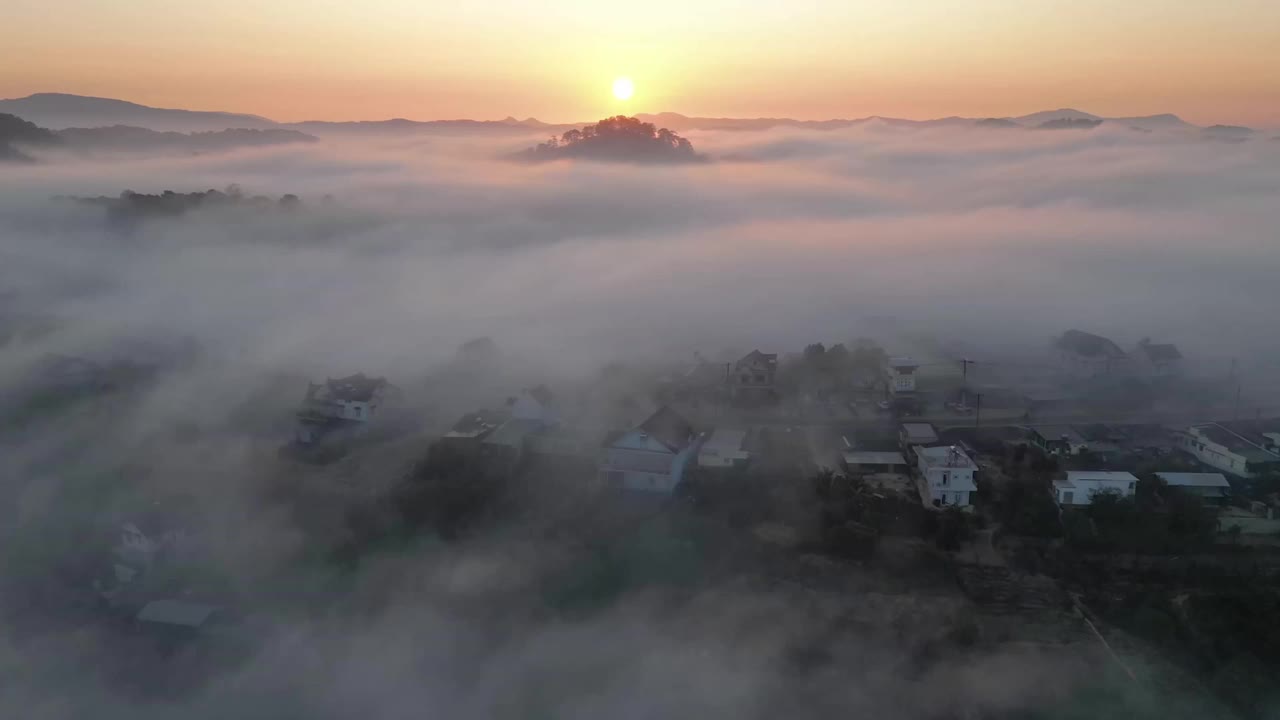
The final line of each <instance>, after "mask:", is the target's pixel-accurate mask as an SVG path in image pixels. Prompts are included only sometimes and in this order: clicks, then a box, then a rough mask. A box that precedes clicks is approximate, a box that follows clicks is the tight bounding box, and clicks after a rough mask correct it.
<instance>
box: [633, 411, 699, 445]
mask: <svg viewBox="0 0 1280 720" xmlns="http://www.w3.org/2000/svg"><path fill="white" fill-rule="evenodd" d="M640 429H641V430H643V431H645V432H646V433H648V434H649V435H650V436H651V437H652V438H653V439H654V440H657V441H658V442H660V443H662V444H663V445H666V446H667V448H668V449H670V450H671V451H673V452H678V451H679V450H681V449H683V448H684V447H685V446H686V445H688V444H689V440H690V439H691V438H693V426H691V425H690V424H689V421H688V420H685V419H684V418H683V417H681V416H680V413H678V412H676V411H675V410H672V409H671V408H670V407H668V406H666V405H663V406H662V407H660V408H658V411H657V412H655V413H654V414H652V415H650V416H649V418H648V419H647V420H645V421H644V422H642V423H640Z"/></svg>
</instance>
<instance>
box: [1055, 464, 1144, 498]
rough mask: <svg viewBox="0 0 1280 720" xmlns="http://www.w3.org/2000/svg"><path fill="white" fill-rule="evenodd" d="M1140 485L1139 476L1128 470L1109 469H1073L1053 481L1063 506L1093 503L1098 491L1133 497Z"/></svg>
mask: <svg viewBox="0 0 1280 720" xmlns="http://www.w3.org/2000/svg"><path fill="white" fill-rule="evenodd" d="M1137 487H1138V478H1136V477H1134V476H1133V474H1132V473H1127V472H1108V471H1102V470H1097V471H1092V470H1085V471H1071V472H1068V473H1067V477H1066V478H1062V479H1058V480H1054V481H1053V495H1054V499H1055V500H1057V501H1058V504H1059V505H1061V506H1063V507H1079V506H1081V505H1089V504H1092V503H1093V498H1094V496H1095V495H1097V494H1098V493H1102V492H1110V493H1117V494H1119V495H1121V496H1122V497H1133V495H1134V493H1135V492H1136V490H1137Z"/></svg>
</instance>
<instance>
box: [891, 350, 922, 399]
mask: <svg viewBox="0 0 1280 720" xmlns="http://www.w3.org/2000/svg"><path fill="white" fill-rule="evenodd" d="M919 367H920V363H918V362H916V361H915V360H912V359H911V358H909V357H905V356H901V357H891V358H889V360H888V362H887V363H886V365H885V374H886V375H887V376H888V379H889V392H891V393H893V394H894V395H897V394H899V393H913V392H915V391H916V370H917V369H918V368H919Z"/></svg>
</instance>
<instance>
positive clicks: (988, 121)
mask: <svg viewBox="0 0 1280 720" xmlns="http://www.w3.org/2000/svg"><path fill="white" fill-rule="evenodd" d="M24 110H25V111H26V112H24ZM0 113H11V114H13V115H17V116H19V117H22V118H24V119H27V120H31V121H32V122H35V123H36V124H37V125H40V126H41V127H47V128H50V129H55V130H62V129H67V128H95V127H110V126H117V125H125V126H130V127H140V128H147V129H150V130H157V131H162V132H166V131H167V132H207V131H212V130H227V129H241V128H243V129H260V130H266V129H289V130H298V131H302V132H306V133H357V134H358V133H370V132H379V131H387V130H389V131H397V132H410V131H417V130H425V131H446V132H460V133H469V132H479V133H492V132H497V133H504V134H516V133H525V132H529V131H550V132H560V131H564V130H567V129H571V128H574V127H581V126H583V125H587V124H590V123H583V122H577V123H546V122H542V121H540V120H537V119H536V118H525V119H524V120H518V119H516V118H515V117H512V116H508V117H506V118H503V119H502V120H474V119H467V118H458V119H450V120H410V119H407V118H390V119H384V120H349V121H342V120H304V121H299V122H277V121H275V120H272V119H270V118H267V117H263V116H261V115H250V114H243V113H230V112H222V111H206V110H185V109H176V108H156V107H150V106H147V105H142V104H140V103H135V102H130V101H128V100H118V99H114V98H101V97H92V96H85V95H74V94H70V93H35V94H32V95H29V96H27V97H24V98H12V99H0ZM634 117H636V118H639V119H640V120H643V121H645V122H652V123H654V124H655V125H659V126H661V127H666V128H668V129H670V130H673V131H677V132H681V131H688V130H766V129H770V128H776V127H794V128H799V129H813V130H832V129H839V128H847V127H856V126H859V125H866V124H868V123H874V124H881V125H889V126H895V127H945V126H981V127H988V128H1001V127H1003V128H1014V127H1042V126H1044V127H1048V128H1063V129H1065V128H1081V129H1083V128H1085V127H1088V123H1099V124H1118V125H1126V126H1128V127H1131V128H1133V129H1138V130H1144V131H1149V130H1170V129H1183V130H1192V129H1198V130H1205V129H1206V128H1204V127H1201V126H1197V125H1194V124H1192V123H1188V122H1187V121H1185V120H1183V119H1182V118H1180V117H1178V116H1177V115H1174V114H1172V113H1161V114H1156V115H1144V116H1134V117H1106V116H1102V115H1095V114H1093V113H1089V112H1085V111H1083V110H1077V109H1074V108H1059V109H1056V110H1041V111H1038V112H1034V113H1029V114H1026V115H1019V116H1015V117H988V118H980V117H974V118H968V117H959V116H948V117H942V118H932V119H924V120H917V119H908V118H894V117H885V116H880V115H871V116H868V117H862V118H830V119H824V120H800V119H796V118H786V117H781V118H779V117H756V118H732V117H698V116H690V115H683V114H681V113H676V112H670V111H667V112H659V113H635V114H634ZM1086 121H1087V122H1086ZM1046 123H1049V124H1048V125H1046Z"/></svg>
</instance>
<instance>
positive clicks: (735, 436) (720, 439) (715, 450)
mask: <svg viewBox="0 0 1280 720" xmlns="http://www.w3.org/2000/svg"><path fill="white" fill-rule="evenodd" d="M750 460H751V453H750V452H749V451H748V450H747V431H746V430H742V429H738V428H716V429H715V431H714V432H712V433H711V437H709V438H707V440H706V442H704V443H702V448H701V449H700V450H698V467H704V468H733V467H745V466H746V464H747V463H748V462H749V461H750Z"/></svg>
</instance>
